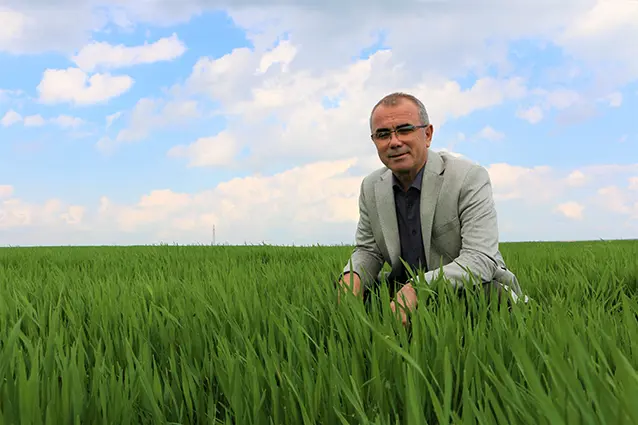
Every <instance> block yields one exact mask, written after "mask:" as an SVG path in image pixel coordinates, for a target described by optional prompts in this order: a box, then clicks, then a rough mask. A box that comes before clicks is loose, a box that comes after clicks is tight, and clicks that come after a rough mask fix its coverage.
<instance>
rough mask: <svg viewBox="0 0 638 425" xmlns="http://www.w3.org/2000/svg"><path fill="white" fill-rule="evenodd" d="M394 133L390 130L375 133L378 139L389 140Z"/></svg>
mask: <svg viewBox="0 0 638 425" xmlns="http://www.w3.org/2000/svg"><path fill="white" fill-rule="evenodd" d="M391 134H392V133H391V132H389V131H377V132H376V133H375V134H374V138H375V139H377V140H387V139H388V138H389V137H390V135H391Z"/></svg>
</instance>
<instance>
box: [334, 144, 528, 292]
mask: <svg viewBox="0 0 638 425" xmlns="http://www.w3.org/2000/svg"><path fill="white" fill-rule="evenodd" d="M421 230H422V234H423V245H424V247H425V254H426V261H427V265H428V270H429V271H428V272H427V273H425V276H424V277H425V280H426V282H427V283H428V284H429V283H430V282H431V281H433V280H434V279H436V277H437V276H438V275H439V273H440V271H441V270H442V271H443V273H444V275H445V277H446V278H447V279H448V280H449V281H450V282H451V283H452V284H453V285H454V286H456V287H462V286H463V282H462V280H463V279H467V278H468V273H467V271H466V270H464V269H467V270H469V271H471V272H472V274H473V275H474V277H475V279H480V280H481V281H482V282H491V281H496V282H499V283H501V284H503V285H507V286H508V287H509V288H511V289H512V291H513V292H514V293H515V295H513V297H514V300H515V301H516V299H517V298H518V296H520V295H521V288H520V286H519V283H518V280H517V279H516V276H515V275H514V274H513V273H512V272H511V271H509V270H508V269H507V267H506V265H505V261H504V260H503V257H502V255H501V253H500V252H499V248H498V243H499V242H498V223H497V217H496V209H495V205H494V200H493V199H492V186H491V182H490V177H489V175H488V173H487V170H486V169H485V168H483V167H481V166H480V165H477V164H475V163H472V162H470V161H468V160H465V159H461V158H456V157H454V156H452V155H450V154H448V153H445V152H435V151H432V150H430V151H429V152H428V160H427V163H426V165H425V169H424V172H423V180H422V186H421ZM355 245H356V247H355V249H354V251H353V253H352V256H351V258H350V260H351V261H352V269H350V261H348V264H346V266H345V268H344V270H343V273H347V272H349V271H351V270H352V271H354V272H356V273H357V274H358V275H359V276H360V277H361V279H362V282H363V283H364V285H369V284H370V283H371V282H373V281H374V280H375V279H379V278H380V277H381V274H380V272H381V269H382V267H383V265H384V263H386V262H387V263H389V264H390V266H391V267H392V272H390V275H389V277H390V278H392V277H393V276H397V275H398V274H399V272H400V270H401V262H400V260H399V256H400V254H401V245H400V241H399V228H398V225H397V217H396V210H395V205H394V194H393V189H392V171H390V170H389V169H388V168H386V167H383V168H381V169H378V170H376V171H374V172H373V173H371V174H370V175H368V176H367V177H366V178H364V179H363V182H362V183H361V192H360V195H359V223H358V225H357V231H356V236H355ZM441 266H443V267H442V268H441Z"/></svg>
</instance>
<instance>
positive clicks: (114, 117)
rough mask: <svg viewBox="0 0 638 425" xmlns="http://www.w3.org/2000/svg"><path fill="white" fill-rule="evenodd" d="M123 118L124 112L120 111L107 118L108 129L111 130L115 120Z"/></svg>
mask: <svg viewBox="0 0 638 425" xmlns="http://www.w3.org/2000/svg"><path fill="white" fill-rule="evenodd" d="M121 116H122V111H118V112H116V113H114V114H111V115H109V116H107V117H106V128H109V127H110V126H111V125H112V124H113V122H115V120H117V119H118V118H119V117H121Z"/></svg>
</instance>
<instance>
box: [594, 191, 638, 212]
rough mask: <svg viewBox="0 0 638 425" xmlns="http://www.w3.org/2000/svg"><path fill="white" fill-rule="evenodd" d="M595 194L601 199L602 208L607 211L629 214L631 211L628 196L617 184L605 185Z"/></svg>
mask: <svg viewBox="0 0 638 425" xmlns="http://www.w3.org/2000/svg"><path fill="white" fill-rule="evenodd" d="M597 195H598V198H599V199H600V200H601V201H602V205H603V206H604V208H606V209H608V210H609V211H612V212H615V213H620V214H629V213H630V212H631V206H630V205H629V196H628V194H627V193H625V192H624V191H623V190H622V189H621V188H619V187H617V186H606V187H603V188H600V189H598V191H597Z"/></svg>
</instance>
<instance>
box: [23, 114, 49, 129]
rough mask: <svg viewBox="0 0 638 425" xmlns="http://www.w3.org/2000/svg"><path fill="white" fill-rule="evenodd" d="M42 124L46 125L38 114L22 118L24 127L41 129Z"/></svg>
mask: <svg viewBox="0 0 638 425" xmlns="http://www.w3.org/2000/svg"><path fill="white" fill-rule="evenodd" d="M44 124H46V121H45V120H44V118H42V116H41V115H39V114H37V115H29V116H27V117H24V125H25V127H42V126H43V125H44Z"/></svg>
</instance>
